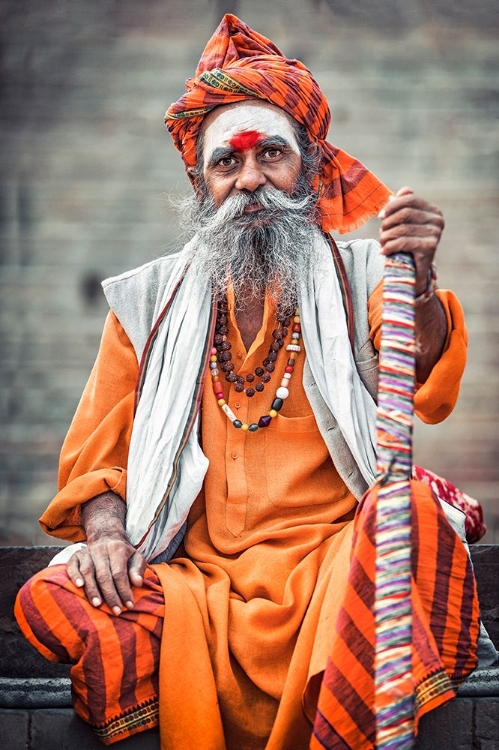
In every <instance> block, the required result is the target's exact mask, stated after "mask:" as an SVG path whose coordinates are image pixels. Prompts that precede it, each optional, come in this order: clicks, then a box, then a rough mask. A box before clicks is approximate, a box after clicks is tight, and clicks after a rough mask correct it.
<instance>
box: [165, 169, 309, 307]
mask: <svg viewBox="0 0 499 750" xmlns="http://www.w3.org/2000/svg"><path fill="white" fill-rule="evenodd" d="M254 205H258V206H260V207H261V208H260V210H258V211H256V212H253V213H248V212H246V213H245V209H248V208H249V207H251V206H254ZM314 205H315V195H314V194H312V191H311V190H310V188H309V187H308V186H307V185H305V183H304V181H303V180H301V181H300V183H299V185H298V189H297V191H296V192H295V194H294V195H293V196H289V195H287V194H286V193H283V192H281V191H280V190H276V189H275V188H258V190H256V191H255V192H254V193H239V194H238V195H235V196H232V197H230V198H227V199H226V200H225V201H224V202H223V204H222V205H221V206H220V207H218V208H217V207H216V206H215V205H214V203H213V200H212V199H211V198H210V197H208V196H207V197H206V198H204V199H203V200H201V201H199V200H198V199H197V198H195V197H192V198H191V197H188V198H182V199H180V201H179V202H177V208H178V209H179V211H180V214H181V221H182V222H183V226H189V228H190V229H191V228H192V230H193V231H194V233H196V234H197V235H198V237H199V243H198V246H197V248H196V252H195V255H194V257H193V259H192V264H191V267H192V269H193V270H194V271H195V272H196V273H197V274H199V275H200V276H201V277H202V278H203V279H206V281H209V280H211V282H212V285H213V290H214V293H215V294H217V295H223V294H224V293H225V292H226V290H227V287H228V285H229V284H232V287H233V289H234V296H235V300H236V306H237V308H238V309H244V308H245V307H246V306H247V305H249V304H251V303H252V302H255V301H260V302H261V301H262V299H263V297H264V295H265V294H268V295H270V296H271V297H273V298H274V299H276V300H277V301H278V302H279V306H280V308H281V309H286V310H288V309H290V308H291V307H293V306H294V305H296V302H297V299H298V291H299V288H300V287H301V286H302V285H303V283H306V281H307V279H308V278H309V274H310V268H311V265H312V264H314V262H315V260H316V259H315V252H314V235H316V233H317V231H318V230H317V227H316V225H315V224H314V221H313V215H314Z"/></svg>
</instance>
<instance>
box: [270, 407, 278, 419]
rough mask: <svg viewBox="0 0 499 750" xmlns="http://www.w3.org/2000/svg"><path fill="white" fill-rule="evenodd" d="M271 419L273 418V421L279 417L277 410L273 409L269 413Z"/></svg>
mask: <svg viewBox="0 0 499 750" xmlns="http://www.w3.org/2000/svg"><path fill="white" fill-rule="evenodd" d="M269 417H272V419H274V417H277V412H276V410H275V409H271V410H270V411H269Z"/></svg>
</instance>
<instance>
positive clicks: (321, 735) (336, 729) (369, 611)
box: [16, 482, 478, 750]
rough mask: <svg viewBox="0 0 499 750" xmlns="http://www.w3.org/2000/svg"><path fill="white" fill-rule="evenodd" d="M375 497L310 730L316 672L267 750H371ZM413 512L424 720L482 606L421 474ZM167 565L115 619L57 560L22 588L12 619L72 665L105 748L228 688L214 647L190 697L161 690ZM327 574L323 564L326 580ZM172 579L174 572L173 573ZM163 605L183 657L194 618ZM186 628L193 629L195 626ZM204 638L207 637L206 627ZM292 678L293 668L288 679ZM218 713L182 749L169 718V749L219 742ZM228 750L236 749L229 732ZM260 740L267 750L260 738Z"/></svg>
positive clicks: (457, 666) (444, 696)
mask: <svg viewBox="0 0 499 750" xmlns="http://www.w3.org/2000/svg"><path fill="white" fill-rule="evenodd" d="M376 499H377V498H376V492H375V491H370V492H368V493H367V494H366V496H365V497H364V499H363V500H362V502H361V503H360V505H359V506H358V509H357V513H356V516H355V521H354V527H355V528H354V536H353V545H352V553H351V565H350V572H349V576H348V584H347V586H346V591H345V595H344V598H343V604H342V606H341V608H340V614H339V617H338V619H337V623H336V627H335V628H334V629H333V630H332V632H331V642H332V644H333V645H332V650H331V652H330V658H329V660H328V663H327V665H325V667H326V668H325V673H324V677H323V679H322V686H321V687H320V695H319V701H318V709H317V714H316V720H315V726H314V729H313V732H312V724H311V720H312V717H313V716H314V713H315V710H316V704H317V694H318V688H319V686H320V684H321V681H320V679H319V682H318V683H317V682H316V679H315V678H314V680H312V681H311V682H309V684H308V687H306V684H305V683H304V684H303V685H302V691H304V692H303V694H302V696H301V700H300V694H299V692H298V694H297V696H296V702H295V703H293V705H292V706H287V708H286V711H287V712H288V713H289V712H290V711H291V713H292V714H293V716H294V718H293V720H292V725H293V727H292V731H291V730H290V726H289V725H288V724H287V723H286V722H282V721H281V722H280V724H281V725H283V726H281V730H282V734H279V736H278V737H276V736H274V739H273V742H272V743H271V744H270V745H269V746H268V747H271V748H272V750H276V748H277V747H279V748H280V750H305V748H307V747H308V745H309V738H310V736H311V740H310V741H311V744H310V747H311V748H312V750H319V748H327V750H346V749H348V748H349V749H350V750H373V748H374V747H375V744H374V733H375V717H374V711H373V705H374V684H373V675H374V615H373V604H374V596H375V585H374V576H375V573H374V566H375V550H374V547H375V542H374V533H375V531H374V530H375V517H376ZM412 517H413V525H412V529H413V533H412V573H413V588H412V604H413V611H414V631H413V632H414V639H413V674H414V680H415V686H416V709H417V716H418V717H420V716H421V715H422V714H424V713H426V712H427V711H429V710H431V709H433V708H435V707H437V706H439V705H441V704H442V703H444V702H446V701H447V700H449V699H450V698H452V697H453V696H454V694H455V688H456V687H457V686H458V685H459V684H460V683H461V682H462V681H463V679H464V678H465V677H466V676H467V675H468V674H469V673H470V671H471V670H472V669H473V668H474V667H475V665H476V655H475V651H476V641H477V638H478V602H477V596H476V590H475V583H474V578H473V572H472V568H471V563H470V560H469V557H468V555H467V552H466V550H465V548H464V546H463V544H462V542H461V541H460V540H459V538H458V537H457V535H456V534H455V532H454V531H453V530H452V528H451V527H450V525H449V524H448V522H447V520H446V518H445V515H444V513H443V512H442V509H441V507H440V504H439V502H438V500H437V498H436V497H435V495H433V494H432V492H431V490H430V489H429V488H428V487H427V486H425V485H424V484H423V483H421V482H413V483H412ZM179 562H182V561H181V560H180V561H179ZM166 567H167V566H166V565H165V564H164V563H163V564H162V565H160V566H154V569H153V568H151V567H149V568H147V570H146V574H145V583H144V586H143V587H142V588H141V589H135V600H136V603H135V606H134V608H133V609H132V610H130V611H124V612H123V613H122V614H121V615H120V616H119V617H116V616H115V615H114V614H113V613H112V612H111V611H110V610H109V609H108V608H107V607H106V606H105V605H103V606H102V607H100V608H98V609H96V608H94V607H92V605H91V604H90V603H89V602H88V601H87V599H86V598H85V595H84V592H83V591H82V590H81V589H78V588H76V587H75V586H74V585H73V584H72V583H71V582H70V581H69V580H68V577H67V574H66V571H65V567H64V566H62V565H58V566H54V567H52V568H47V569H46V570H44V571H41V572H40V573H38V574H37V575H35V576H34V577H33V578H32V579H31V580H30V581H29V582H28V583H27V584H25V586H24V587H23V588H22V589H21V592H20V594H19V596H18V600H17V602H16V617H17V619H18V622H19V624H20V626H21V629H22V630H23V632H24V634H25V636H26V637H27V638H28V640H29V641H30V642H31V643H32V644H33V645H34V646H35V648H37V649H38V650H39V651H40V652H41V653H42V654H43V655H44V656H45V657H46V658H48V659H50V660H51V661H61V662H70V663H72V664H73V666H72V668H71V678H72V681H73V698H74V706H75V710H76V712H77V713H78V714H79V716H81V718H83V719H84V720H85V721H87V722H89V723H90V724H91V725H92V728H93V729H94V731H95V732H96V734H97V736H98V737H99V738H100V739H101V740H102V742H104V743H105V744H112V743H114V742H117V741H118V740H121V739H123V738H125V737H128V736H130V735H133V734H136V733H138V732H141V731H144V730H145V729H149V728H151V727H153V726H156V725H157V724H158V721H159V713H160V711H161V709H160V708H159V706H160V705H161V704H162V702H168V701H170V702H172V701H173V702H175V701H176V702H177V703H179V702H180V705H182V706H183V707H184V709H183V714H184V715H183V716H182V717H178V718H179V722H180V723H181V724H182V725H183V726H184V727H189V726H190V724H189V721H188V717H189V716H191V718H192V711H194V712H195V711H196V708H197V705H198V704H197V703H196V701H198V702H199V701H200V700H201V701H203V700H205V701H206V700H208V697H209V696H210V695H211V693H212V689H211V688H210V689H208V687H209V686H210V683H211V682H213V684H215V683H216V689H217V691H221V692H222V693H223V689H224V688H223V686H224V682H225V679H226V675H224V674H223V672H221V667H220V664H218V663H217V653H216V650H215V651H213V652H212V655H211V659H212V662H213V663H212V665H211V667H210V674H204V673H203V672H202V670H201V669H200V667H199V665H196V669H198V673H196V675H191V677H190V680H189V679H188V680H187V682H188V683H189V684H190V685H191V688H192V691H191V694H190V695H189V694H182V695H175V696H171V695H170V696H169V694H167V693H166V692H163V694H162V693H161V690H160V686H158V670H159V657H160V641H161V636H162V632H163V623H164V621H165V600H164V594H163V589H162V587H161V584H160V578H159V577H158V575H157V573H159V574H161V569H162V568H166ZM181 567H182V566H180V568H181ZM180 568H178V570H179V569H180ZM178 570H177V572H178ZM335 572H336V567H335ZM331 573H332V571H329V574H331ZM327 574H328V572H327V571H324V570H322V571H321V576H322V575H327ZM176 577H178V576H176V575H174V577H173V578H176ZM173 578H171V576H170V580H173ZM335 588H336V589H337V590H338V588H339V589H340V590H341V588H342V586H341V584H339V582H337V583H336V586H335ZM182 591H184V589H182ZM193 601H194V600H193ZM167 603H168V607H169V610H170V615H168V616H167V618H166V623H165V637H166V638H167V639H168V640H172V641H173V642H172V643H171V644H170V645H171V648H173V649H175V650H176V651H179V652H180V657H179V661H180V662H181V661H182V658H181V653H184V654H185V657H186V659H187V654H188V653H189V651H190V650H191V649H192V646H193V644H192V643H189V642H187V640H186V636H185V633H186V629H188V628H187V626H188V623H185V626H184V630H183V633H181V634H180V635H179V634H178V633H177V631H176V629H175V627H173V626H172V625H171V623H170V622H169V619H170V618H171V613H172V607H176V606H179V607H180V609H181V611H182V612H183V611H184V610H182V607H181V603H180V602H176V601H175V587H173V589H171V588H169V589H168V602H167ZM195 606H197V605H195ZM185 611H187V610H185ZM189 628H190V625H189ZM188 630H189V633H191V629H188ZM198 636H199V637H200V638H203V637H206V635H205V634H204V631H203V630H202V629H201V631H200V632H199V633H198ZM179 638H180V640H179ZM187 661H188V659H187ZM167 666H168V665H166V667H165V668H166V669H167ZM211 670H212V671H211ZM305 671H306V670H305ZM295 677H296V675H293V674H291V673H290V674H289V679H290V681H292V680H293V679H295ZM316 677H317V678H321V677H322V675H321V674H319V675H317V676H316ZM179 678H180V675H177V673H176V672H175V675H172V676H171V677H170V684H171V685H175V684H176V679H177V680H179ZM193 680H194V683H195V689H194V687H193V684H194V683H193V682H192V681H193ZM180 682H185V680H181V681H180ZM305 688H306V689H305ZM210 690H211V692H210ZM158 691H159V692H158ZM158 696H161V698H160V699H158ZM200 696H201V697H200ZM203 696H204V698H203ZM200 705H202V703H201V704H200ZM210 705H211V704H210ZM220 705H223V700H222V699H221V700H220V703H219V705H218V708H217V707H216V705H215V703H214V704H213V706H211V710H212V712H213V711H214V710H215V709H216V710H217V711H220V710H221V709H220ZM214 707H215V708H214ZM303 709H304V711H305V712H304V713H303ZM248 711H251V706H248ZM189 712H191V713H189ZM170 713H171V712H170ZM173 716H175V712H174V714H173ZM186 717H187V718H186ZM217 717H218V718H217V721H213V726H204V725H203V736H202V737H197V738H196V737H187V738H184V739H186V741H187V744H184V745H182V744H179V741H178V733H176V732H175V730H173V729H172V728H171V727H170V724H169V722H168V725H167V726H166V727H165V726H163V727H162V748H163V750H180V748H181V747H182V748H183V747H194V746H196V747H202V748H203V750H220V748H221V747H222V745H221V744H220V742H221V741H222V743H223V742H224V741H223V740H221V739H220V734H219V732H220V730H219V725H220V726H221V724H222V720H221V717H220V716H219V715H218V714H217ZM307 717H308V718H307ZM281 719H282V715H281ZM172 720H174V718H173V719H172ZM182 722H183V723H182ZM191 724H192V721H191ZM193 742H194V744H192V743H193ZM223 747H224V748H226V750H236V747H235V746H234V745H233V744H232V743H231V742H229V741H227V740H226V741H225V744H223ZM258 747H260V745H258ZM261 747H262V750H263V747H264V745H262V746H261ZM237 750H240V747H239V746H237Z"/></svg>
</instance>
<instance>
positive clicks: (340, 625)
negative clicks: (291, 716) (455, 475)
mask: <svg viewBox="0 0 499 750" xmlns="http://www.w3.org/2000/svg"><path fill="white" fill-rule="evenodd" d="M411 494H412V498H411V520H412V523H411V530H412V538H411V570H412V590H411V602H412V612H413V649H412V670H413V681H414V688H415V692H416V701H415V708H416V717H415V718H416V727H417V722H418V720H419V719H420V717H421V716H422V715H423V714H425V713H427V712H428V711H430V710H432V709H434V708H437V707H438V706H440V705H442V704H443V703H445V702H446V701H448V700H449V699H450V698H452V697H454V695H455V690H456V689H457V687H459V685H460V684H461V683H462V682H463V680H464V679H465V678H466V677H467V676H468V675H469V674H470V672H471V671H472V670H473V669H474V668H475V667H476V664H477V656H476V644H477V640H478V632H479V610H478V598H477V593H476V584H475V579H474V575H473V569H472V565H471V562H470V559H469V556H468V554H467V551H466V549H465V547H464V546H463V544H462V542H461V541H460V540H459V538H458V536H457V535H456V534H455V532H454V531H453V529H452V528H451V527H450V525H449V523H448V522H447V520H446V518H445V515H444V513H443V512H442V509H441V507H440V506H439V503H438V500H437V498H436V496H435V495H432V496H433V502H428V488H427V487H426V486H425V485H424V484H423V483H421V482H414V481H413V482H412V483H411ZM375 503H376V492H375V491H374V490H373V491H370V492H368V493H367V494H366V496H365V497H364V499H363V501H362V502H361V504H360V505H359V507H358V510H357V514H356V517H355V531H354V539H353V550H354V551H353V557H352V563H351V567H350V572H349V581H348V589H347V593H346V596H345V599H344V601H343V605H342V607H341V610H340V614H339V617H338V620H337V623H336V633H335V637H334V638H333V646H332V650H331V653H330V657H329V660H328V664H327V666H326V670H325V672H324V678H323V681H322V685H321V690H320V696H319V701H318V708H317V715H316V720H315V725H314V731H313V734H312V740H311V744H310V748H311V750H319V749H321V750H323V749H324V748H326V750H348V749H349V750H372V749H373V748H374V747H376V744H375V729H376V717H375V713H374V704H375V701H374V653H375V649H374V645H375V621H374V615H373V612H374V597H375V560H376V550H375V526H376V524H375V521H376V513H375V512H372V507H371V506H375ZM366 506H367V507H366Z"/></svg>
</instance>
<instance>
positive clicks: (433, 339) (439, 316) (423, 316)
mask: <svg viewBox="0 0 499 750" xmlns="http://www.w3.org/2000/svg"><path fill="white" fill-rule="evenodd" d="M415 325H416V379H417V381H418V383H425V382H426V380H427V379H428V377H429V375H430V373H431V371H432V369H433V367H434V366H435V364H436V363H437V362H438V360H439V359H440V357H441V356H442V352H443V350H444V346H445V341H446V338H447V320H446V317H445V311H444V308H443V306H442V304H441V302H440V300H439V299H438V297H437V295H436V294H434V295H433V296H432V297H431V299H429V300H428V302H425V303H424V304H421V305H417V306H416V316H415Z"/></svg>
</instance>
